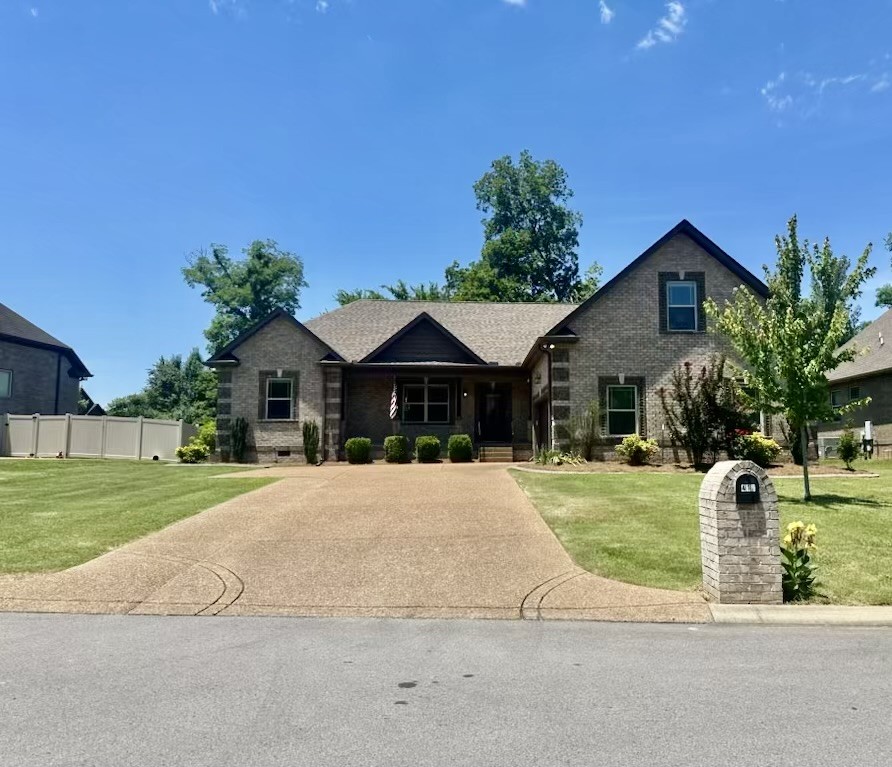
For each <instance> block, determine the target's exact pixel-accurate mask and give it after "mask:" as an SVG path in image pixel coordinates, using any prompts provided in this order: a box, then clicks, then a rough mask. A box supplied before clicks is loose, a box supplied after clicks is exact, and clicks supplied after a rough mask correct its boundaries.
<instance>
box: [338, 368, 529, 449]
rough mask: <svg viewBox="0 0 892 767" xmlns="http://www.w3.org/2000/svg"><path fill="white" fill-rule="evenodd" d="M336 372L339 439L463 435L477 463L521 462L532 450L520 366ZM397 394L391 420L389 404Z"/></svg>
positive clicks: (525, 377) (525, 380)
mask: <svg viewBox="0 0 892 767" xmlns="http://www.w3.org/2000/svg"><path fill="white" fill-rule="evenodd" d="M341 375H342V386H341V391H342V423H341V436H342V440H347V439H349V438H350V437H368V438H370V439H371V440H372V444H373V449H374V454H375V456H376V457H380V456H382V455H383V451H384V439H385V437H388V436H390V435H392V434H403V435H405V436H406V437H408V439H409V441H410V443H413V442H414V440H415V438H416V437H419V436H422V435H434V436H436V437H439V439H440V441H441V443H442V446H443V454H444V456H445V451H446V443H447V442H448V440H449V437H450V436H451V435H453V434H467V435H469V436H470V437H471V440H472V441H473V443H474V450H475V455H476V456H477V457H479V458H480V459H481V460H487V459H489V460H495V459H500V460H515V461H524V460H528V459H529V458H530V457H531V456H532V452H533V424H532V420H531V393H530V380H529V374H528V373H527V371H525V370H523V369H520V368H499V367H495V366H485V365H483V366H478V365H442V364H440V365H401V364H389V365H368V364H366V365H347V366H343V367H342V368H341ZM394 389H395V390H396V408H395V411H396V412H395V413H394V414H393V415H394V416H395V417H393V418H391V405H392V401H393V394H394Z"/></svg>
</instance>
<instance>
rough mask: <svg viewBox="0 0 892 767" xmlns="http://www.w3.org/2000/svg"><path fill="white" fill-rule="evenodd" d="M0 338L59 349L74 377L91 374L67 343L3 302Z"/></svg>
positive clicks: (1, 305) (44, 347) (0, 315)
mask: <svg viewBox="0 0 892 767" xmlns="http://www.w3.org/2000/svg"><path fill="white" fill-rule="evenodd" d="M0 339H2V340H4V341H10V342H12V343H18V344H22V345H24V346H32V347H35V348H38V349H50V350H53V351H60V352H62V353H63V354H64V355H65V356H66V357H67V358H68V361H69V362H70V363H71V371H70V372H69V375H71V376H72V377H74V378H90V377H91V376H92V373H90V371H89V370H87V367H86V365H84V363H83V362H81V359H80V357H78V356H77V354H75V352H74V349H72V348H71V347H70V346H69V345H68V344H64V343H62V342H61V341H60V340H59V339H58V338H56V337H54V336H51V335H50V334H49V333H47V332H46V331H45V330H43V329H42V328H39V327H37V325H35V324H34V323H33V322H30V321H29V320H26V319H25V318H24V317H22V315H21V314H18V313H17V312H14V311H13V310H12V309H10V308H9V307H8V306H6V305H5V304H0Z"/></svg>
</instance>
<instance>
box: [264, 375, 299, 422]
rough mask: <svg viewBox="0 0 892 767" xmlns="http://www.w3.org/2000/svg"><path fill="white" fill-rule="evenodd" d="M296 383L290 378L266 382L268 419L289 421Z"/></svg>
mask: <svg viewBox="0 0 892 767" xmlns="http://www.w3.org/2000/svg"><path fill="white" fill-rule="evenodd" d="M293 392H294V381H293V380H292V379H290V378H268V379H267V380H266V417H267V418H268V419H269V420H271V421H289V420H291V418H292V413H291V403H292V394H293Z"/></svg>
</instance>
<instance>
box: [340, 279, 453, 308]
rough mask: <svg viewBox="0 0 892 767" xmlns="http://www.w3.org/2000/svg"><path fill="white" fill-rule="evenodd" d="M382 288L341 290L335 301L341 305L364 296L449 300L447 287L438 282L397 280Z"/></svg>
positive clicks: (404, 299)
mask: <svg viewBox="0 0 892 767" xmlns="http://www.w3.org/2000/svg"><path fill="white" fill-rule="evenodd" d="M381 290H383V291H386V292H387V293H388V294H389V295H385V294H384V293H382V292H381V291H379V290H369V289H367V288H357V289H356V290H339V291H338V292H337V293H335V296H334V297H335V301H337V302H338V303H339V304H340V305H341V306H345V305H347V304H350V303H353V302H354V301H359V300H360V299H363V298H373V299H379V300H380V299H388V298H389V299H392V300H395V301H448V300H449V293H448V291H447V290H446V288H445V287H444V286H442V285H439V284H437V283H436V282H428V283H423V282H422V283H420V284H418V285H409V284H408V283H407V282H406V281H405V280H397V281H396V282H395V283H394V284H393V285H382V286H381Z"/></svg>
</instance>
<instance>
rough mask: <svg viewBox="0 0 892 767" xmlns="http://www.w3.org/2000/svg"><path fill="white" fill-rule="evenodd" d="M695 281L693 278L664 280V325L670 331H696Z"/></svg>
mask: <svg viewBox="0 0 892 767" xmlns="http://www.w3.org/2000/svg"><path fill="white" fill-rule="evenodd" d="M697 309H698V304H697V283H696V282H695V281H694V280H669V281H667V282H666V327H667V329H668V330H670V331H682V332H684V331H687V332H696V331H697V330H698V328H697V314H698V311H697Z"/></svg>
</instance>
